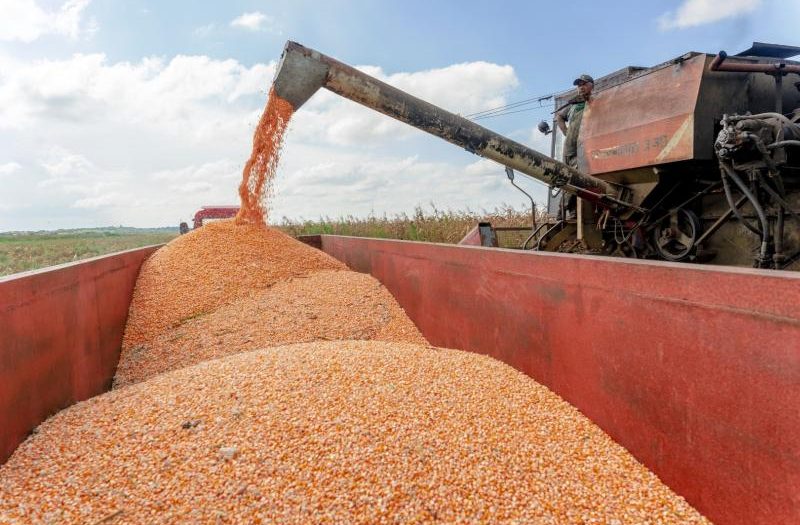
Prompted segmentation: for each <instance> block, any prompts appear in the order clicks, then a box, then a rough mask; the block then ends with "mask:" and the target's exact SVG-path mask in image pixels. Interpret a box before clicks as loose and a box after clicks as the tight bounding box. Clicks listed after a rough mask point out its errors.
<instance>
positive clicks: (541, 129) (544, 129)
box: [536, 120, 553, 135]
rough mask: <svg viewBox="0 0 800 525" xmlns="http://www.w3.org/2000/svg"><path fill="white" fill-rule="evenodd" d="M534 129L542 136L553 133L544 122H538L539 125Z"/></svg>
mask: <svg viewBox="0 0 800 525" xmlns="http://www.w3.org/2000/svg"><path fill="white" fill-rule="evenodd" d="M536 128H537V129H538V130H539V132H540V133H542V134H544V135H548V134H550V133H552V132H553V130H551V129H550V124H549V123H548V122H547V121H546V120H543V121H541V122H539V125H538V126H536Z"/></svg>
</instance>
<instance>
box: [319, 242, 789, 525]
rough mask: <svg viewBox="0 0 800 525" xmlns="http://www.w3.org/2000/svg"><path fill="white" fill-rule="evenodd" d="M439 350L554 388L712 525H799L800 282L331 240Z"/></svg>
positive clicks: (708, 270) (704, 269)
mask: <svg viewBox="0 0 800 525" xmlns="http://www.w3.org/2000/svg"><path fill="white" fill-rule="evenodd" d="M322 245H323V249H324V250H325V251H326V252H327V253H329V254H331V255H333V256H334V257H337V258H338V259H340V260H342V261H344V262H345V263H347V264H348V265H349V266H350V267H351V268H353V269H355V270H358V271H362V272H368V273H371V274H372V275H373V276H375V277H376V278H378V279H379V280H380V281H381V282H382V283H383V284H384V285H385V286H386V287H387V288H388V289H389V290H390V291H391V292H392V293H393V294H394V295H395V297H396V298H397V300H398V301H399V303H400V304H401V305H402V307H403V308H404V309H405V310H406V312H407V313H408V314H409V315H410V317H411V318H412V319H413V320H414V321H415V322H416V323H417V325H418V326H419V328H420V329H421V330H422V332H423V334H425V336H426V337H427V338H428V339H429V340H430V341H431V343H433V344H435V345H440V346H447V347H452V348H460V349H464V350H469V351H473V352H478V353H483V354H489V355H491V356H493V357H495V358H497V359H500V360H502V361H504V362H506V363H508V364H510V365H512V366H514V367H516V368H518V369H519V370H522V371H523V372H525V373H527V374H529V375H530V376H531V377H533V378H535V379H536V380H537V381H539V382H541V383H543V384H545V385H547V386H548V387H550V388H551V389H553V390H554V391H555V392H557V393H558V394H560V395H561V396H562V397H564V398H565V399H566V400H568V401H569V402H570V403H572V404H573V405H575V406H577V407H578V408H579V409H580V410H581V411H582V412H583V413H584V414H586V415H587V416H588V417H590V418H591V419H592V420H593V421H595V422H596V423H597V424H598V425H599V426H600V427H601V428H603V429H604V430H605V431H606V432H608V433H609V434H610V435H611V436H612V437H613V438H614V439H615V440H617V441H618V442H619V443H621V444H622V445H623V446H625V447H626V448H627V449H628V450H629V451H631V452H632V453H633V455H634V456H636V457H637V458H638V459H639V460H640V461H642V462H643V463H644V464H645V465H647V466H648V467H649V468H650V469H651V470H653V471H654V472H655V473H656V474H658V476H659V477H660V478H661V479H662V480H663V481H664V482H665V483H667V484H668V485H669V486H670V487H672V488H673V489H674V490H675V491H676V492H678V493H679V494H681V495H682V496H684V497H686V498H687V500H688V501H689V502H690V503H692V505H694V506H695V507H696V508H698V509H699V510H700V511H701V512H703V513H704V514H705V515H706V516H708V517H709V518H710V519H712V520H713V521H714V523H717V524H718V525H726V524H739V523H748V524H774V523H800V492H799V491H798V490H797V487H800V275H798V274H795V273H789V272H779V271H769V272H767V271H761V270H752V269H733V268H723V267H714V266H697V265H687V264H681V265H677V264H670V263H658V262H647V261H630V260H615V259H608V258H600V257H590V256H580V257H579V256H571V255H565V254H549V253H531V252H526V253H521V252H512V251H509V250H497V249H488V248H476V247H468V246H446V245H435V244H427V243H415V242H404V241H387V240H377V239H357V238H352V237H335V236H322Z"/></svg>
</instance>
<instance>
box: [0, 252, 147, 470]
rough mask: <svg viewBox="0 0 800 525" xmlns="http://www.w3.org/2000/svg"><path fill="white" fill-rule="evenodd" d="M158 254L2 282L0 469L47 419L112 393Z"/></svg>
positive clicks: (84, 264)
mask: <svg viewBox="0 0 800 525" xmlns="http://www.w3.org/2000/svg"><path fill="white" fill-rule="evenodd" d="M157 248H158V247H157V246H151V247H147V248H140V249H136V250H130V251H126V252H121V253H118V254H114V255H109V256H105V257H97V258H95V259H90V260H88V261H82V262H77V263H72V264H66V265H62V266H58V267H54V268H52V269H47V270H40V271H35V272H29V273H25V274H21V275H19V276H16V277H15V276H10V277H4V278H3V277H0V464H2V463H3V462H5V460H6V459H8V457H9V456H10V455H11V453H12V452H13V451H14V449H15V448H16V447H17V445H19V443H21V442H22V441H23V440H24V439H25V438H26V437H27V435H28V434H29V433H30V431H31V430H32V429H33V428H35V427H36V426H37V425H38V424H39V423H41V422H42V421H44V420H45V419H46V418H47V417H48V416H50V415H52V414H54V413H55V412H57V411H59V410H61V409H62V408H64V407H67V406H69V405H71V404H73V403H76V402H77V401H81V400H84V399H87V398H89V397H92V396H94V395H97V394H100V393H102V392H104V391H106V390H108V389H109V387H110V386H111V380H112V378H113V376H114V371H115V370H116V367H117V361H118V360H119V352H120V346H121V344H122V333H123V330H124V329H125V321H126V319H127V316H128V306H129V305H130V302H131V297H132V293H133V286H134V284H135V283H136V276H137V275H138V274H139V268H140V267H141V265H142V262H143V261H144V260H145V259H146V258H147V257H148V256H149V255H150V254H151V253H153V251H155V250H156V249H157Z"/></svg>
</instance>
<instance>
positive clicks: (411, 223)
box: [277, 205, 541, 245]
mask: <svg viewBox="0 0 800 525" xmlns="http://www.w3.org/2000/svg"><path fill="white" fill-rule="evenodd" d="M539 219H540V220H541V217H540V218H539ZM479 222H491V223H492V226H525V227H528V228H530V224H531V212H530V210H518V209H516V208H513V207H511V206H502V207H499V208H495V209H494V210H491V211H486V210H483V211H481V212H476V211H472V210H456V211H453V210H440V209H438V208H436V207H435V206H433V205H431V207H430V210H424V209H423V208H421V207H417V208H416V209H415V210H414V213H412V214H411V215H408V214H405V213H401V214H397V215H393V216H391V217H389V216H387V215H383V216H375V215H370V216H368V217H354V216H352V215H348V216H346V217H339V218H337V219H331V218H330V217H322V218H320V219H318V220H303V221H293V220H289V219H287V218H285V217H284V219H283V221H282V222H281V223H280V224H278V225H277V226H278V227H279V228H280V229H281V230H283V231H284V232H286V233H288V234H289V235H292V236H294V237H296V236H298V235H317V234H330V235H349V236H352V237H377V238H381V239H403V240H409V241H425V242H439V243H448V244H455V243H457V242H458V241H460V240H461V239H462V238H463V237H464V236H465V235H466V234H467V233H469V231H470V230H471V229H472V228H474V227H475V226H476V225H477V224H478V223H479ZM520 235H522V239H523V240H524V238H525V234H522V233H521V234H520ZM520 242H521V241H520ZM505 244H508V245H513V244H514V242H513V241H512V240H509V241H508V242H503V239H501V245H505Z"/></svg>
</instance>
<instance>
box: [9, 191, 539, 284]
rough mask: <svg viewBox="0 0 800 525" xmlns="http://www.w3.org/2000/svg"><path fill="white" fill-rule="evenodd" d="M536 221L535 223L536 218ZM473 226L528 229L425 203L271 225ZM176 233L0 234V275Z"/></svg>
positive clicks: (296, 231)
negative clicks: (408, 208) (393, 212)
mask: <svg viewBox="0 0 800 525" xmlns="http://www.w3.org/2000/svg"><path fill="white" fill-rule="evenodd" d="M542 218H543V217H541V216H540V217H538V218H537V220H542ZM479 222H491V223H492V225H493V226H499V227H503V226H518V227H519V226H524V227H527V228H530V224H531V215H530V210H519V209H515V208H513V207H511V206H502V207H499V208H495V209H494V210H491V211H486V210H482V211H480V212H477V211H473V210H469V209H467V210H456V211H453V210H440V209H438V208H436V206H434V205H431V206H430V208H429V209H427V210H425V209H423V208H421V207H417V208H416V209H415V210H414V212H413V213H411V214H410V215H409V214H406V213H401V214H397V215H393V216H387V215H383V216H375V215H370V216H368V217H354V216H352V215H348V216H346V217H339V218H337V219H331V218H330V217H322V218H320V219H318V220H301V221H293V220H289V219H286V218H284V219H283V221H282V222H281V223H280V224H277V225H274V226H275V227H277V228H279V229H281V230H282V231H284V232H285V233H287V234H289V235H292V236H294V237H296V236H298V235H316V234H323V233H324V234H333V235H350V236H353V237H377V238H382V239H404V240H410V241H425V242H438V243H448V244H455V243H457V242H458V241H460V240H461V239H462V238H463V237H464V236H465V235H466V234H467V233H468V232H469V231H470V230H471V229H472V228H474V227H475V226H476V225H477V224H478V223H479ZM528 233H529V231H520V232H498V238H499V241H500V245H501V246H503V247H510V248H516V247H519V245H521V244H522V241H524V239H525V237H527V234H528ZM177 235H178V232H177V230H175V229H171V228H160V229H152V230H140V229H136V228H96V229H84V230H59V231H55V232H12V233H0V276H2V275H9V274H13V273H17V272H24V271H28V270H35V269H38V268H44V267H46V266H52V265H55V264H61V263H66V262H72V261H78V260H81V259H87V258H89V257H95V256H98V255H103V254H107V253H113V252H118V251H122V250H128V249H131V248H138V247H140V246H147V245H150V244H161V243H165V242H169V241H170V240H171V239H173V238H175V237H176V236H177Z"/></svg>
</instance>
